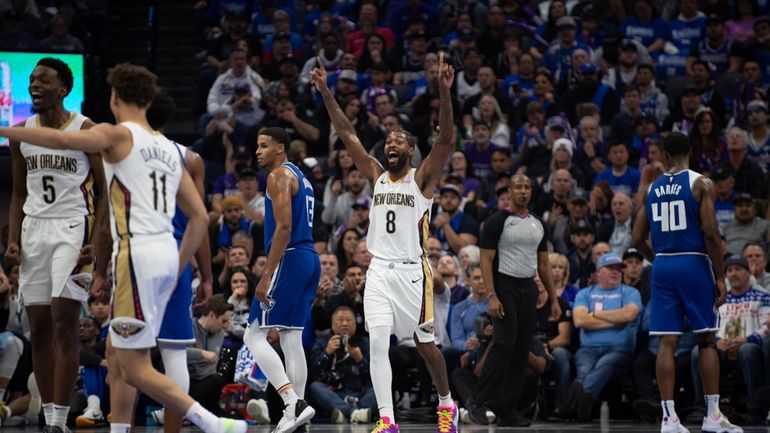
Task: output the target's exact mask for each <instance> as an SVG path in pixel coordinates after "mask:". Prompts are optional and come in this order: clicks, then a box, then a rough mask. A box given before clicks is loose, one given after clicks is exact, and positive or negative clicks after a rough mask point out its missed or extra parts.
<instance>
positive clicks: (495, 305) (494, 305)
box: [489, 296, 505, 319]
mask: <svg viewBox="0 0 770 433" xmlns="http://www.w3.org/2000/svg"><path fill="white" fill-rule="evenodd" d="M489 315H490V316H492V317H497V318H498V319H502V318H503V317H505V311H503V304H502V303H501V302H500V300H499V299H497V296H492V297H491V298H489Z"/></svg>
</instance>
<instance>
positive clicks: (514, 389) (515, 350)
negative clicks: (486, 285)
mask: <svg viewBox="0 0 770 433" xmlns="http://www.w3.org/2000/svg"><path fill="white" fill-rule="evenodd" d="M494 279H495V289H496V292H497V298H498V299H499V300H500V302H501V303H502V304H503V313H504V316H503V318H502V319H498V318H494V317H493V318H492V325H493V326H494V334H493V345H492V348H491V349H489V354H488V355H487V359H486V361H485V362H484V366H483V367H482V370H481V377H480V378H479V381H478V383H477V385H476V388H475V389H474V393H473V394H474V398H473V399H474V401H475V402H477V403H481V404H485V405H487V406H488V407H489V408H490V409H492V411H494V412H495V413H496V414H497V415H498V416H502V417H503V418H508V417H510V416H511V415H512V414H513V411H514V410H515V408H516V407H517V406H518V403H519V397H520V396H521V387H522V383H523V381H524V371H525V370H526V368H527V359H528V358H529V352H530V349H531V348H532V336H533V334H534V332H535V313H536V310H537V297H538V289H537V284H535V281H534V279H532V278H514V277H509V276H507V275H503V274H500V273H495V276H494Z"/></svg>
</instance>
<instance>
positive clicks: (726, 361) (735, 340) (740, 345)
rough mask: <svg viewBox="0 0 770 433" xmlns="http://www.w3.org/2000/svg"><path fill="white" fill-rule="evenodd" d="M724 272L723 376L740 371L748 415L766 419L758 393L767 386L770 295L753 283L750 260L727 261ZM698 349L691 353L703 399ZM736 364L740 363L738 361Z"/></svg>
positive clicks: (720, 333) (721, 313) (720, 342)
mask: <svg viewBox="0 0 770 433" xmlns="http://www.w3.org/2000/svg"><path fill="white" fill-rule="evenodd" d="M724 265H725V273H726V274H727V280H728V281H729V282H730V291H729V292H727V299H726V301H725V303H724V304H722V305H721V306H720V307H719V331H717V349H718V350H719V360H720V365H721V367H722V368H721V370H722V373H727V372H728V371H730V370H740V373H741V376H742V378H743V383H744V385H745V386H746V390H747V391H748V396H747V401H746V405H747V406H748V409H749V415H751V416H753V417H754V418H757V419H758V418H760V416H761V417H764V416H765V414H764V413H762V412H761V407H760V405H759V402H758V401H757V400H755V398H756V396H757V390H758V389H759V388H761V387H762V386H763V385H764V382H765V378H764V374H763V368H764V367H763V364H764V362H765V361H763V354H762V337H763V335H765V334H766V333H767V321H768V319H770V294H767V293H765V292H762V291H760V290H757V289H756V288H754V287H753V286H751V284H750V278H751V270H750V265H749V263H748V261H746V259H744V258H740V257H738V256H733V257H731V258H729V259H727V260H725V264H724ZM698 354H699V350H698V346H695V347H694V348H693V350H692V358H691V361H690V362H691V365H692V372H693V382H694V385H695V392H696V394H697V396H698V398H701V395H702V388H701V380H700V375H698V373H697V365H698V364H697V362H698ZM736 361H737V362H736Z"/></svg>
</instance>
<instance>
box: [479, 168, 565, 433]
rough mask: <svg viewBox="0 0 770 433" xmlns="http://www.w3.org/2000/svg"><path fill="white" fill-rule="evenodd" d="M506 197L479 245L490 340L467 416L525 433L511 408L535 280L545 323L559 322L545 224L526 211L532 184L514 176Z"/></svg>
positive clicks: (530, 330)
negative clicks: (544, 296) (547, 313)
mask: <svg viewBox="0 0 770 433" xmlns="http://www.w3.org/2000/svg"><path fill="white" fill-rule="evenodd" d="M509 191H510V194H511V197H512V198H513V205H512V210H508V209H501V210H499V211H498V212H497V213H495V214H494V215H492V216H491V217H490V218H489V219H488V220H487V222H486V223H485V224H484V230H483V231H482V233H481V240H480V242H479V247H480V248H481V272H482V275H483V276H484V282H485V283H486V284H487V293H489V295H488V296H489V314H490V315H491V316H492V323H493V326H494V334H493V343H492V348H491V349H490V350H489V353H488V355H487V359H486V362H485V363H484V366H483V368H482V371H481V377H480V378H479V382H478V383H477V385H476V388H475V389H474V393H473V399H472V402H471V403H470V404H468V406H469V407H468V411H469V415H470V417H471V420H472V421H473V422H475V423H477V424H487V418H486V415H485V412H486V407H489V408H491V409H492V411H493V412H494V413H495V414H497V416H498V418H497V426H498V427H526V426H529V422H528V421H526V420H524V419H522V418H520V417H518V415H516V407H517V405H518V403H519V396H520V394H521V386H522V378H523V374H522V372H523V371H524V369H525V368H527V359H528V357H529V350H530V347H531V344H532V336H533V334H534V330H535V321H536V318H535V311H536V309H537V307H536V304H537V297H538V288H537V285H536V284H535V281H534V278H535V275H537V274H539V275H540V278H541V280H542V282H543V285H545V289H546V291H548V296H549V297H550V298H551V317H550V320H558V319H559V317H560V316H561V309H560V308H559V302H558V301H557V299H556V298H557V296H556V293H555V292H554V290H553V286H552V285H551V267H550V265H549V263H548V251H547V246H546V240H547V233H546V230H545V224H544V223H543V222H542V221H541V220H540V219H539V218H538V217H536V216H535V215H532V214H530V213H529V211H528V210H527V206H528V205H529V201H530V198H531V197H532V183H531V181H530V179H529V178H528V177H527V176H524V175H519V174H517V175H515V176H513V183H512V184H511V186H510V187H509Z"/></svg>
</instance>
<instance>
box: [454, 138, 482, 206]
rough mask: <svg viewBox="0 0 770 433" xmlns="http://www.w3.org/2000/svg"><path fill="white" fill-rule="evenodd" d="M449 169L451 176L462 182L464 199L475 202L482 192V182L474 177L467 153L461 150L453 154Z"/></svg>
mask: <svg viewBox="0 0 770 433" xmlns="http://www.w3.org/2000/svg"><path fill="white" fill-rule="evenodd" d="M449 169H450V170H449V176H451V177H453V178H457V180H458V181H462V184H461V186H462V190H463V198H464V199H466V200H467V201H468V202H471V203H473V202H475V201H476V198H477V197H478V195H479V192H480V190H481V182H479V180H478V179H477V178H476V176H474V175H473V166H472V165H471V163H470V161H468V157H467V156H465V153H463V152H460V151H459V150H457V151H454V152H452V159H451V161H450V167H449ZM448 178H449V177H447V179H448Z"/></svg>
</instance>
